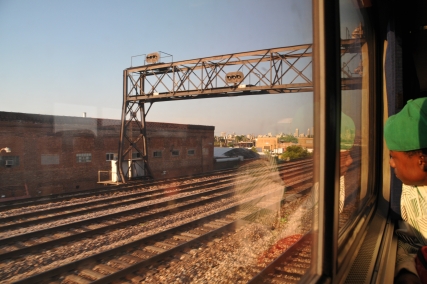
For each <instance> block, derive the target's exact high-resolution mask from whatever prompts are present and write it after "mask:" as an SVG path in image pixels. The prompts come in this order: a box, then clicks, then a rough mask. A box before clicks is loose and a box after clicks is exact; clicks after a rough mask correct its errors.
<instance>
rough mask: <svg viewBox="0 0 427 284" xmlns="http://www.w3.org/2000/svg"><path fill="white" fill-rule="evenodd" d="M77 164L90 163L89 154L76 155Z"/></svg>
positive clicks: (90, 156)
mask: <svg viewBox="0 0 427 284" xmlns="http://www.w3.org/2000/svg"><path fill="white" fill-rule="evenodd" d="M76 160H77V163H90V162H92V154H91V153H83V154H76Z"/></svg>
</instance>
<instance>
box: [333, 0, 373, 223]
mask: <svg viewBox="0 0 427 284" xmlns="http://www.w3.org/2000/svg"><path fill="white" fill-rule="evenodd" d="M358 2H359V1H348V0H341V1H340V19H341V79H342V85H341V86H342V90H341V94H342V98H341V99H342V106H341V107H342V112H341V135H340V136H341V137H340V138H341V139H340V173H341V174H340V176H341V177H340V215H339V216H340V223H339V226H340V229H344V228H346V225H349V224H350V223H351V221H352V220H353V218H354V217H355V216H356V214H357V213H358V212H360V210H361V209H362V208H363V206H364V205H365V204H366V201H367V200H368V199H369V197H370V196H371V195H372V192H370V191H369V189H368V172H369V143H368V141H369V131H370V125H371V121H370V120H369V118H370V115H369V109H370V108H369V106H370V103H369V102H370V97H371V80H372V75H371V72H370V70H371V68H370V61H371V60H372V59H371V54H372V51H371V49H372V38H371V35H370V31H371V26H370V23H369V21H367V20H366V17H364V14H363V13H362V12H363V7H360V6H358V4H357V3H358ZM361 8H362V9H361Z"/></svg>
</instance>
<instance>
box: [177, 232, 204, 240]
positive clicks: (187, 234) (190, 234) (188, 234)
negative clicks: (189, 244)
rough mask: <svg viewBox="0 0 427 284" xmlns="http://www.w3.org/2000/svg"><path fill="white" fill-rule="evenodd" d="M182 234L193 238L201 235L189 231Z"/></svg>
mask: <svg viewBox="0 0 427 284" xmlns="http://www.w3.org/2000/svg"><path fill="white" fill-rule="evenodd" d="M181 236H186V237H192V238H193V239H194V238H198V237H200V236H199V235H196V234H192V233H187V232H184V233H181Z"/></svg>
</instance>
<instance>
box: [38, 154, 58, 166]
mask: <svg viewBox="0 0 427 284" xmlns="http://www.w3.org/2000/svg"><path fill="white" fill-rule="evenodd" d="M41 163H42V165H59V155H51V154H42V159H41Z"/></svg>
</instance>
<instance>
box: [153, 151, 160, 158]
mask: <svg viewBox="0 0 427 284" xmlns="http://www.w3.org/2000/svg"><path fill="white" fill-rule="evenodd" d="M153 157H155V158H161V157H162V151H154V152H153Z"/></svg>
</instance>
